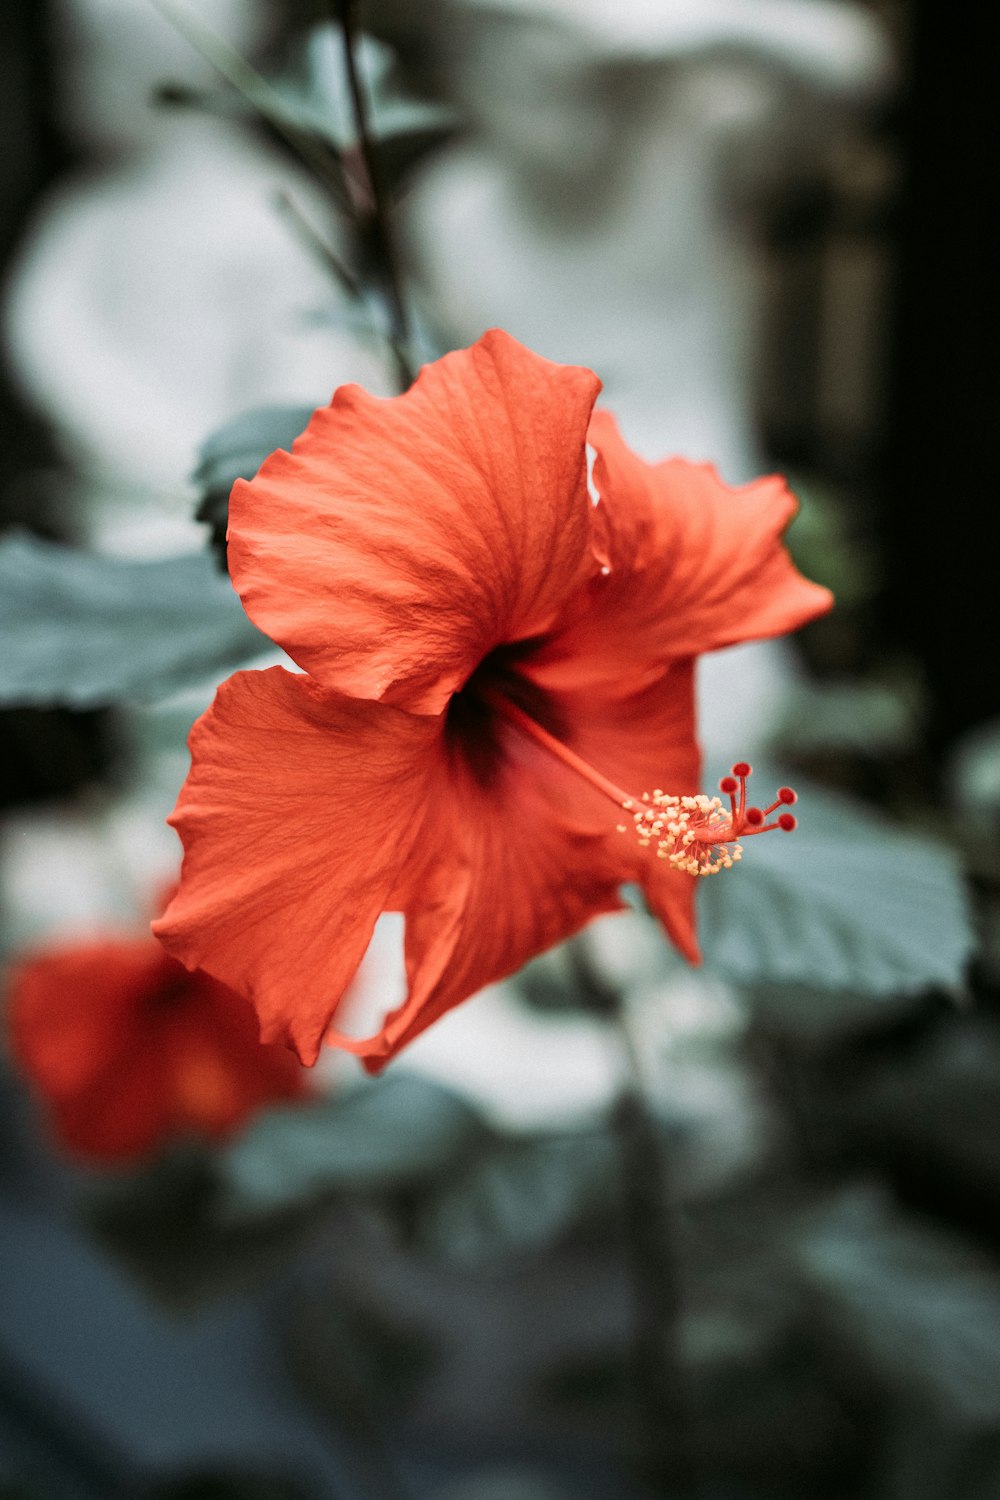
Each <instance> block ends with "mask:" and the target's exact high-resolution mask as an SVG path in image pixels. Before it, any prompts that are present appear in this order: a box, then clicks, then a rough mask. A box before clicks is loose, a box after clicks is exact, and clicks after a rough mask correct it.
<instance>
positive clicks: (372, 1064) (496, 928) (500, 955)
mask: <svg viewBox="0 0 1000 1500" xmlns="http://www.w3.org/2000/svg"><path fill="white" fill-rule="evenodd" d="M493 732H494V734H495V735H496V738H497V741H498V743H499V745H500V747H501V761H500V764H499V766H498V770H497V774H496V775H495V777H494V778H492V779H491V780H490V781H489V782H488V783H486V782H483V781H481V780H479V779H477V777H476V775H475V774H473V772H472V771H471V769H470V768H469V767H468V766H467V765H466V764H465V763H464V762H463V761H461V760H457V761H455V762H453V763H452V764H451V765H450V766H449V767H448V768H447V771H446V774H444V775H442V776H441V778H440V779H439V781H438V784H437V786H436V788H435V789H434V791H433V792H432V800H431V803H430V808H429V812H428V818H427V821H426V823H425V825H424V828H423V830H422V831H421V835H420V839H419V841H418V847H419V850H420V853H421V858H420V859H419V860H415V862H414V864H413V866H412V869H411V870H410V871H409V872H408V873H406V874H405V875H404V877H403V879H402V880H401V883H400V888H399V889H398V890H397V891H396V892H395V893H394V896H393V901H392V905H393V907H394V908H397V909H400V910H402V911H404V912H405V914H406V960H407V976H408V980H409V993H408V995H407V998H406V1000H405V1001H404V1002H403V1004H402V1005H400V1006H399V1007H398V1008H397V1009H396V1010H395V1011H393V1012H392V1014H391V1015H389V1016H387V1017H386V1018H385V1021H384V1023H383V1025H382V1027H381V1029H380V1030H379V1031H378V1033H376V1034H375V1035H374V1036H371V1037H366V1038H364V1039H355V1038H347V1037H343V1036H339V1035H338V1036H334V1037H332V1038H331V1039H332V1040H333V1041H335V1042H336V1043H337V1044H338V1045H341V1046H346V1047H347V1048H348V1050H350V1051H352V1052H355V1053H357V1054H358V1055H360V1056H361V1057H362V1059H363V1060H364V1063H365V1066H366V1067H367V1068H368V1069H369V1070H370V1071H372V1072H375V1071H378V1070H379V1069H380V1068H382V1067H383V1066H384V1065H385V1063H386V1062H388V1060H389V1059H390V1058H391V1057H393V1056H395V1054H396V1053H397V1052H399V1050H400V1049H401V1048H402V1047H404V1046H405V1045H406V1044H407V1043H408V1042H410V1041H412V1040H413V1038H414V1037H416V1036H418V1035H419V1034H420V1032H422V1031H424V1030H425V1029H426V1028H427V1027H428V1026H430V1025H431V1024H432V1022H434V1021H436V1020H437V1019H438V1018H439V1017H440V1016H442V1015H444V1014H445V1012H446V1011H449V1010H451V1009H453V1008H454V1007H455V1006H456V1005H458V1004H460V1003H461V1001H463V1000H465V999H467V998H468V997H469V996H470V995H473V994H475V993H476V991H478V990H481V989H483V988H484V987H485V986H486V985H488V984H493V983H495V982H496V981H497V980H499V979H503V978H505V977H506V976H507V975H509V974H512V973H513V972H514V971H515V970H517V969H519V968H521V966H522V965H523V964H525V963H526V962H527V961H528V960H529V959H530V958H533V957H534V956H535V955H537V954H538V953H541V952H543V951H544V950H545V949H546V948H549V947H551V946H552V945H553V944H554V943H557V942H560V941H562V940H563V939H564V938H567V937H570V936H571V935H572V934H573V933H574V932H577V931H578V930H579V929H580V928H581V927H582V926H583V925H584V924H585V923H586V922H588V921H589V920H590V919H591V918H592V917H594V916H597V915H598V914H599V913H601V912H606V911H616V910H619V909H620V908H621V905H622V902H621V898H620V896H619V895H618V885H619V883H620V881H621V880H622V879H624V878H626V869H625V862H624V861H623V860H622V859H621V851H620V850H614V849H613V848H612V846H611V845H610V844H609V841H608V838H607V831H606V829H602V830H601V831H600V832H594V831H592V830H593V828H594V826H595V820H594V818H593V816H592V813H588V812H585V811H583V810H582V805H583V804H586V802H587V800H588V794H587V789H586V787H585V786H583V785H582V784H580V785H578V784H577V779H576V778H575V777H574V776H573V774H572V773H571V772H569V771H567V770H566V769H565V768H564V767H563V766H561V765H560V764H559V763H558V762H556V761H554V760H552V759H551V757H549V756H548V755H547V754H546V752H545V751H544V750H541V749H540V748H539V747H538V746H537V745H535V744H533V743H532V742H530V741H527V740H525V739H524V738H523V737H522V736H521V735H520V733H519V732H518V731H517V730H515V729H513V728H512V727H511V726H509V725H503V724H499V723H497V724H494V729H493ZM613 811H614V810H613V808H611V807H610V806H609V808H608V813H609V815H611V816H612V818H613ZM578 812H581V813H582V815H581V816H577V813H578ZM588 824H589V825H590V826H589V828H588Z"/></svg>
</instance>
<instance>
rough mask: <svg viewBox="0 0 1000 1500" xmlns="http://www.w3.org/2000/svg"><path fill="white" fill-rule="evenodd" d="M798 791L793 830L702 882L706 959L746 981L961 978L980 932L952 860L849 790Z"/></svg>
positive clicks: (907, 987) (885, 982) (883, 988)
mask: <svg viewBox="0 0 1000 1500" xmlns="http://www.w3.org/2000/svg"><path fill="white" fill-rule="evenodd" d="M770 774H771V773H769V772H768V773H765V776H766V777H767V778H768V779H770ZM775 784H777V783H775ZM799 792H800V795H801V820H800V825H799V828H798V829H797V831H796V832H795V833H794V834H791V835H784V834H780V833H778V834H767V835H766V836H765V837H761V838H753V839H748V840H747V842H746V851H745V855H744V860H743V864H742V866H741V867H740V869H739V870H738V871H731V872H728V873H727V874H726V875H724V876H719V877H717V878H715V879H713V880H707V881H705V882H703V884H704V885H705V887H707V889H705V890H703V892H702V895H701V901H702V906H701V915H702V928H701V933H702V941H703V946H704V951H705V955H706V959H707V961H708V962H710V963H711V964H712V966H713V967H714V968H716V969H718V970H719V971H720V972H721V973H722V974H724V975H725V976H726V977H727V978H729V979H732V980H734V981H735V982H737V983H741V984H768V983H779V984H782V983H783V984H795V983H800V984H805V985H812V986H815V987H817V988H821V989H823V988H825V989H841V990H853V991H855V992H856V993H857V994H860V995H865V994H867V995H873V996H877V995H886V996H888V995H902V994H916V993H919V992H920V991H923V990H926V989H929V988H931V987H933V986H943V987H946V988H955V987H957V986H959V985H960V984H961V983H962V979H963V974H964V971H965V967H966V964H967V963H968V961H969V958H970V957H971V954H972V951H973V934H972V928H971V925H970V920H969V913H968V909H967V902H966V898H965V892H964V889H963V885H962V881H961V878H960V875H959V872H958V869H957V866H956V862H955V860H954V858H953V857H952V856H951V855H950V854H949V852H948V851H947V850H945V849H943V848H941V847H940V846H938V845H935V844H932V843H930V842H929V841H927V840H925V839H922V838H918V837H914V836H913V835H910V834H903V833H899V832H898V831H897V830H896V829H894V828H893V827H892V826H890V825H889V824H887V823H885V822H883V821H882V820H881V819H879V818H878V817H876V816H875V815H874V814H871V813H869V812H867V811H865V810H864V809H862V808H861V807H860V806H859V805H858V804H857V803H855V802H851V801H849V800H848V799H846V798H840V797H836V796H834V795H832V794H831V793H829V792H825V791H821V790H819V789H818V788H815V787H808V788H803V787H802V784H801V781H799ZM796 811H798V809H796Z"/></svg>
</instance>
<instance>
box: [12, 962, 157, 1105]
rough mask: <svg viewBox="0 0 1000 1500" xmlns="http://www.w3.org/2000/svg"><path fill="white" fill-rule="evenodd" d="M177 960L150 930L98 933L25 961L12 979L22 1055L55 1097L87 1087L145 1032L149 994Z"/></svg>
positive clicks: (15, 1042)
mask: <svg viewBox="0 0 1000 1500" xmlns="http://www.w3.org/2000/svg"><path fill="white" fill-rule="evenodd" d="M170 967H171V961H170V959H168V958H167V956H166V955H165V954H164V953H161V952H159V951H158V949H157V948H156V946H155V944H153V943H151V942H150V941H149V939H148V937H146V938H139V939H136V940H134V941H131V942H128V941H124V942H123V941H122V939H121V938H108V939H104V940H95V941H92V942H88V943H80V944H78V945H76V946H74V947H72V948H68V949H63V950H59V949H54V950H52V951H51V952H42V953H38V954H36V955H35V956H33V957H31V958H27V959H25V960H23V961H22V962H21V963H20V964H17V965H16V966H15V967H14V969H13V970H12V972H11V974H10V977H9V984H8V990H9V1002H8V1014H7V1029H8V1032H9V1035H10V1039H11V1046H12V1048H13V1051H14V1054H15V1056H16V1057H17V1059H18V1061H19V1062H20V1063H21V1065H22V1066H23V1067H24V1069H25V1071H26V1072H27V1073H28V1074H29V1076H30V1077H32V1078H35V1079H37V1080H38V1081H39V1084H40V1086H41V1087H42V1089H43V1091H44V1092H45V1094H46V1095H48V1096H63V1095H72V1094H74V1093H77V1092H79V1090H81V1089H84V1088H86V1087H87V1086H88V1085H89V1084H90V1082H91V1081H92V1080H93V1079H94V1078H95V1077H96V1076H97V1074H98V1073H100V1071H101V1070H102V1068H106V1067H108V1066H109V1063H110V1065H111V1066H112V1068H113V1065H114V1060H115V1058H116V1057H118V1056H119V1055H120V1054H122V1053H125V1052H127V1051H128V1049H129V1047H130V1046H131V1045H132V1042H133V1039H134V1038H137V1037H138V1036H139V1035H140V1034H141V1033H140V1017H141V1005H142V999H143V997H144V995H145V994H146V993H147V992H148V991H149V989H150V988H151V987H153V986H155V985H156V984H157V983H159V982H161V980H162V975H163V973H164V971H166V970H168V969H169V968H170ZM178 972H183V971H182V970H180V971H178Z"/></svg>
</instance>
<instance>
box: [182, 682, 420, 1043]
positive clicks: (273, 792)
mask: <svg viewBox="0 0 1000 1500" xmlns="http://www.w3.org/2000/svg"><path fill="white" fill-rule="evenodd" d="M440 736H441V723H440V720H438V719H436V718H433V717H427V716H419V715H414V714H408V713H404V712H401V711H399V710H397V709H393V708H389V707H387V706H386V705H384V704H380V703H373V702H369V701H362V700H355V699H350V698H342V697H340V696H339V695H337V694H332V693H328V692H326V691H324V690H323V689H321V688H319V687H318V686H317V685H316V684H315V683H314V682H312V681H311V680H310V679H309V678H307V677H300V676H297V675H295V674H292V673H289V672H285V671H283V670H282V669H281V668H280V667H275V668H272V669H271V670H270V671H267V672H240V673H237V674H236V676H234V677H231V678H230V679H229V680H228V682H225V683H223V684H222V686H221V687H220V689H219V692H218V694H217V695H216V699H215V703H214V704H213V706H212V708H210V709H209V711H208V712H207V713H206V714H204V715H203V716H202V718H201V719H200V720H199V721H198V723H197V724H196V725H195V727H194V729H193V730H192V733H191V754H192V767H191V772H190V775H189V777H188V780H187V782H186V783H185V785H184V788H183V789H182V792H181V795H180V799H179V801H178V804H177V809H176V811H175V813H174V814H173V817H172V820H171V821H172V822H173V823H174V825H175V827H176V828H177V830H178V832H179V834H180V836H181V839H182V841H183V843H184V848H185V856H184V865H183V868H182V872H181V884H180V889H179V891H178V894H177V895H176V896H175V898H174V900H173V901H172V902H171V904H170V906H169V907H168V909H167V911H166V913H165V914H164V916H163V917H161V918H160V920H159V921H158V922H156V923H154V931H155V932H156V934H157V936H158V937H159V938H160V939H161V941H162V942H163V943H164V944H165V945H166V947H167V948H168V949H169V951H170V952H171V953H173V954H175V955H176V957H178V958H180V959H181V960H182V961H183V962H184V963H186V964H188V965H189V966H191V967H194V966H196V965H197V966H200V967H202V968H204V969H206V970H207V971H208V972H209V973H211V974H213V975H215V976H216V977H217V978H218V979H221V980H222V981H223V982H224V983H226V984H228V985H230V986H231V987H232V988H233V989H236V990H238V991H239V992H240V993H241V994H244V995H246V996H248V997H249V998H250V999H251V1000H252V1001H253V1003H254V1005H255V1006H256V1009H257V1012H258V1015H259V1016H260V1021H261V1036H262V1038H263V1040H264V1041H268V1042H270V1041H277V1040H282V1039H283V1040H287V1041H288V1042H290V1043H291V1044H292V1045H293V1046H294V1047H295V1049H296V1050H297V1052H298V1054H299V1056H300V1058H301V1059H302V1061H303V1062H305V1063H311V1062H313V1061H315V1058H316V1055H317V1053H318V1050H319V1046H320V1042H321V1040H322V1037H323V1033H324V1032H325V1030H326V1027H327V1025H328V1023H329V1021H330V1019H331V1017H332V1015H333V1013H334V1011H335V1010H336V1008H337V1004H338V1002H339V1000H340V998H341V996H342V994H343V992H344V989H345V988H346V986H347V984H348V983H349V981H350V979H351V977H352V976H353V974H354V972H355V970H356V968H357V966H358V963H359V962H360V960H361V958H362V956H363V954H364V951H365V948H366V947H367V945H368V941H369V939H370V937H371V933H372V929H373V927H374V924H375V920H376V918H377V917H378V915H379V913H380V912H381V911H382V910H383V908H384V907H385V904H386V899H387V897H388V896H389V893H390V892H391V890H392V889H393V887H394V885H395V884H396V881H397V875H398V871H399V869H400V867H401V866H403V865H405V862H406V860H407V859H408V858H409V855H410V850H411V847H412V845H413V842H414V839H415V837H416V835H417V833H418V831H419V828H420V822H421V818H422V816H423V813H424V809H425V805H426V796H427V788H428V783H429V782H430V780H431V779H432V777H433V775H434V774H435V771H436V768H437V766H438V763H439V761H440V755H441V751H440Z"/></svg>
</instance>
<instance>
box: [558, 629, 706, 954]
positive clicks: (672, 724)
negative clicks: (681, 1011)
mask: <svg viewBox="0 0 1000 1500" xmlns="http://www.w3.org/2000/svg"><path fill="white" fill-rule="evenodd" d="M694 675H695V664H694V662H693V661H691V660H690V659H688V660H685V661H679V662H673V663H671V665H670V667H669V668H668V670H667V671H666V672H661V673H660V676H659V677H658V678H656V679H655V681H653V682H651V683H649V684H648V685H647V686H646V687H644V688H642V689H640V690H639V691H638V692H634V693H632V694H631V695H630V696H628V697H621V698H619V699H614V698H606V697H601V696H600V695H597V694H594V693H590V692H585V693H575V694H557V695H554V699H555V702H556V703H557V704H558V705H559V707H560V710H561V713H562V715H563V719H564V722H565V725H566V743H567V744H568V745H569V746H570V747H571V748H572V749H574V750H575V751H576V752H577V754H579V755H581V756H582V757H583V758H584V760H586V761H588V762H589V763H590V764H591V765H592V766H594V768H595V769H596V770H598V771H601V772H603V773H604V774H605V775H606V776H609V777H612V778H614V780H616V781H617V782H618V784H619V785H621V786H622V787H623V788H624V790H626V791H628V792H631V793H633V794H634V795H635V796H637V797H641V796H642V793H643V792H652V791H654V790H655V789H656V788H657V787H660V788H662V789H663V790H664V791H667V792H670V793H671V794H672V795H674V796H691V795H693V794H694V793H695V792H698V791H701V789H702V787H701V778H702V766H701V751H700V749H699V747H698V742H697V739H696V738H695V693H694ZM595 810H596V805H595ZM614 822H615V823H616V824H624V826H625V827H626V830H627V831H626V832H625V833H624V834H622V833H617V832H616V833H615V834H614V835H613V839H614V840H615V848H616V853H617V857H618V858H620V859H621V860H622V862H623V863H624V864H625V865H626V867H627V870H626V873H625V874H624V875H623V877H622V878H623V879H630V880H636V881H638V882H639V883H640V884H641V885H642V888H643V891H644V892H645V895H646V899H647V901H648V903H649V907H650V910H651V911H652V912H653V914H654V916H656V917H658V918H659V920H660V921H661V922H662V924H663V926H664V927H665V928H666V931H667V934H668V936H669V937H670V939H671V941H672V942H673V943H674V945H675V946H676V947H677V948H678V949H679V951H680V952H681V953H683V954H684V956H685V958H688V959H690V960H691V962H693V963H697V962H698V961H699V958H700V950H699V948H698V940H697V937H696V934H695V898H696V889H697V882H696V881H694V880H692V879H691V877H690V875H687V874H684V873H683V872H682V871H678V870H674V869H672V868H671V867H670V866H668V865H666V864H665V863H664V862H663V861H661V860H658V859H657V858H656V856H655V852H654V851H653V850H651V849H645V850H644V849H642V848H640V847H639V845H638V841H637V839H636V837H635V835H634V833H633V832H632V827H631V820H630V818H629V817H628V815H627V814H624V813H623V814H621V815H616V816H615V818H614Z"/></svg>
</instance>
